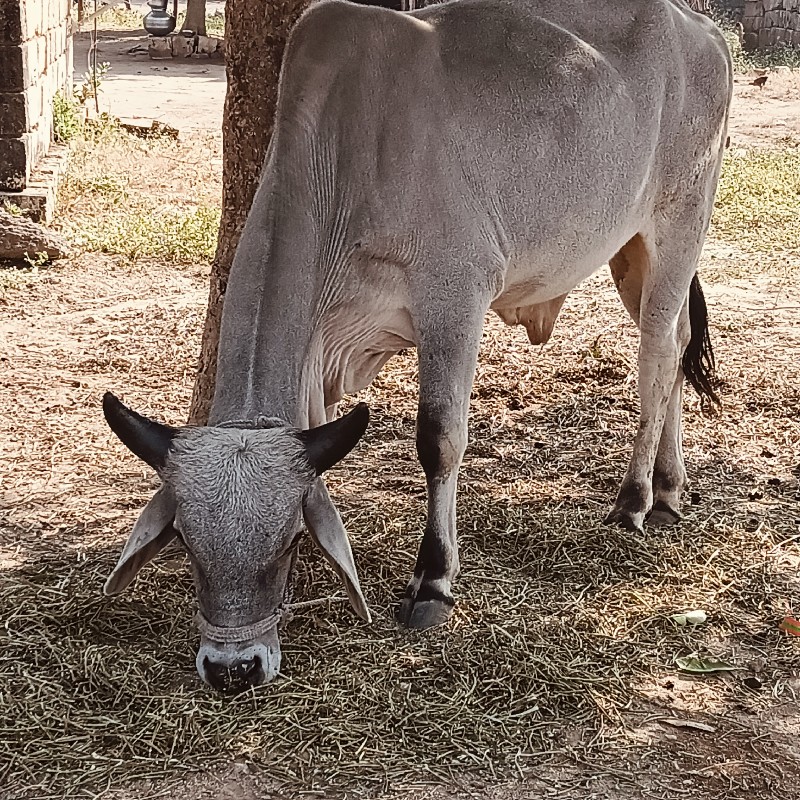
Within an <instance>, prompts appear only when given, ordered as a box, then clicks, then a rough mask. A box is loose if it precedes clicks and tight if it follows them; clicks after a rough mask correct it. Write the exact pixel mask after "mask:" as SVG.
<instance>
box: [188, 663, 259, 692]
mask: <svg viewBox="0 0 800 800" xmlns="http://www.w3.org/2000/svg"><path fill="white" fill-rule="evenodd" d="M203 667H204V668H205V672H206V677H207V679H208V682H209V683H210V684H211V686H212V687H213V688H214V689H216V690H217V691H219V692H242V691H244V690H245V689H249V688H250V687H251V686H258V685H259V684H260V683H262V682H263V680H264V673H263V671H262V669H261V659H260V658H259V656H254V657H253V658H250V659H246V660H242V661H235V662H234V663H233V664H220V663H219V662H217V661H212V660H211V659H209V658H208V657H206V658H204V659H203Z"/></svg>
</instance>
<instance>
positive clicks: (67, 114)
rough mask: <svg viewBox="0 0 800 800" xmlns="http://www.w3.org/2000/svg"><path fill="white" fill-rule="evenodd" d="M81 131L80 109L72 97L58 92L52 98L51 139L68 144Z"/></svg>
mask: <svg viewBox="0 0 800 800" xmlns="http://www.w3.org/2000/svg"><path fill="white" fill-rule="evenodd" d="M81 129H82V123H81V112H80V107H79V105H78V103H77V101H76V100H75V98H74V97H67V96H66V95H65V94H64V93H63V92H61V91H58V92H56V94H55V97H53V138H54V139H55V140H56V141H57V142H61V143H62V144H68V143H69V142H71V141H72V140H73V139H75V138H76V137H77V136H79V135H80V133H81Z"/></svg>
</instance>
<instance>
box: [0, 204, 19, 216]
mask: <svg viewBox="0 0 800 800" xmlns="http://www.w3.org/2000/svg"><path fill="white" fill-rule="evenodd" d="M3 210H4V211H5V212H6V213H7V214H11V216H12V217H21V216H22V209H21V208H20V207H19V206H18V205H17V204H16V203H11V202H9V201H8V200H4V201H3Z"/></svg>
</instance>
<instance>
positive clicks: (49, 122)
mask: <svg viewBox="0 0 800 800" xmlns="http://www.w3.org/2000/svg"><path fill="white" fill-rule="evenodd" d="M71 13H72V1H71V0H0V189H10V190H17V189H24V188H25V187H26V185H27V183H28V180H29V179H30V174H31V169H32V168H33V167H34V166H35V165H36V163H37V162H38V161H39V159H40V158H41V157H42V156H43V155H45V154H46V152H47V150H48V148H49V146H50V140H51V136H52V128H53V96H54V95H55V93H56V92H57V91H58V90H59V89H60V90H62V91H70V89H71V86H72V18H71Z"/></svg>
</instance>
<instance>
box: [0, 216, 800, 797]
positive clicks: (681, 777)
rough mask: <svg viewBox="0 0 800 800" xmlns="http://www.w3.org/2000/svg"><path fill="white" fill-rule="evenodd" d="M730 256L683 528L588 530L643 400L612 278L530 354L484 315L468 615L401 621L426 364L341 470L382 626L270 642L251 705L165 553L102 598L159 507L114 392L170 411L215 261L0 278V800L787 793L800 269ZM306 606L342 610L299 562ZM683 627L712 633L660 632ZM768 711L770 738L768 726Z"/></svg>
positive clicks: (473, 448) (317, 627)
mask: <svg viewBox="0 0 800 800" xmlns="http://www.w3.org/2000/svg"><path fill="white" fill-rule="evenodd" d="M76 202H77V201H76ZM81 202H84V201H81ZM762 213H763V212H762ZM76 214H77V212H76ZM77 218H79V216H78V217H77ZM776 219H777V216H776ZM781 224H783V223H781ZM735 246H737V243H736V242H731V241H730V240H729V239H728V238H723V237H722V236H721V235H716V234H715V239H714V241H712V242H711V244H710V246H709V250H708V254H707V257H706V258H707V260H706V263H705V265H704V266H705V267H706V268H708V272H709V273H710V275H711V276H712V279H711V280H709V281H708V283H709V291H708V295H709V305H710V313H711V317H712V335H713V337H714V341H715V344H716V348H717V355H718V360H719V364H720V379H721V382H722V384H721V388H722V394H723V397H724V400H725V410H724V413H723V415H722V416H721V417H720V418H717V419H713V420H709V419H706V418H705V417H702V416H700V414H699V412H698V404H697V401H696V399H695V398H694V397H692V396H689V395H687V399H686V403H685V405H686V423H685V429H686V457H687V465H688V470H689V474H690V477H691V480H692V486H691V491H690V493H689V494H688V496H687V500H686V508H685V520H684V521H683V523H681V525H679V526H677V527H675V528H673V529H648V530H647V531H646V533H645V535H644V536H639V535H634V534H631V533H629V532H626V531H622V530H617V529H613V528H605V527H602V526H601V525H600V524H599V522H600V520H601V519H602V516H603V514H604V512H605V510H606V509H607V507H608V505H609V504H610V502H611V501H612V499H613V496H614V493H615V491H616V488H617V487H618V485H619V480H620V478H621V476H622V474H623V472H624V469H625V465H626V461H627V458H628V455H629V452H630V447H631V442H632V437H633V432H634V428H635V420H636V412H637V407H638V401H637V397H636V363H635V362H636V343H637V337H636V332H635V329H634V326H633V323H632V322H631V321H630V320H629V319H628V318H627V317H626V315H625V312H624V310H623V309H622V306H621V304H620V302H619V300H618V299H617V298H616V297H615V295H614V292H613V288H612V287H611V285H610V282H609V281H608V279H607V278H606V277H605V276H602V277H598V278H596V279H593V280H592V281H590V282H588V283H587V284H586V285H584V286H582V287H580V288H579V289H578V290H577V291H576V292H575V293H573V294H572V295H571V296H570V298H569V299H568V301H567V305H566V307H565V309H564V312H563V314H562V317H561V319H560V320H559V322H558V325H557V329H556V333H555V336H554V339H553V341H552V342H551V343H550V344H548V345H547V346H545V347H541V348H539V347H537V348H533V347H531V346H530V345H528V344H527V341H526V339H525V338H524V335H523V333H522V331H520V330H510V329H507V328H504V327H502V325H501V324H500V323H499V321H498V320H496V319H495V318H492V319H490V320H489V323H488V325H487V330H486V334H485V337H484V343H483V349H482V355H481V361H480V365H479V369H478V375H477V378H476V384H475V389H474V392H473V398H472V417H471V422H470V433H471V444H470V446H469V449H468V452H467V457H466V461H465V465H464V470H463V473H462V482H461V494H460V505H459V511H460V530H461V548H462V568H463V570H464V573H463V575H462V577H461V579H460V580H459V582H458V584H457V588H456V591H457V598H458V606H457V609H456V613H455V615H454V618H453V620H452V622H451V623H450V624H449V625H448V626H447V627H446V628H444V629H440V630H435V631H431V632H428V633H424V634H418V633H413V634H412V633H409V632H407V631H405V630H403V629H400V628H398V627H397V626H396V625H395V623H394V621H393V610H394V604H395V601H396V596H397V593H398V592H399V591H400V590H401V589H402V588H403V585H404V583H405V581H406V579H407V578H408V576H409V574H410V571H411V569H412V566H413V560H414V556H415V553H416V549H417V547H418V543H419V538H420V530H421V525H422V521H423V515H424V483H423V480H422V475H421V470H420V469H419V467H418V464H417V462H416V458H415V455H414V445H413V428H414V422H413V420H414V413H415V399H416V395H415V392H416V380H415V374H416V364H415V357H414V354H413V353H411V352H409V353H406V354H403V355H402V356H400V357H398V358H397V359H395V360H394V361H393V362H392V363H391V364H390V365H389V366H388V367H387V369H386V370H385V371H384V373H383V374H382V375H381V376H380V377H379V379H378V380H377V381H376V383H375V384H374V386H373V387H371V388H370V389H369V390H367V391H365V392H364V393H362V396H361V399H365V400H366V401H367V402H369V403H370V405H371V407H372V409H373V419H374V421H373V424H372V426H371V428H370V430H369V431H368V433H367V436H366V437H365V439H364V442H363V444H362V445H360V447H359V448H358V449H357V451H356V453H355V454H353V456H351V457H350V458H349V459H348V460H347V461H346V462H345V463H344V464H343V465H342V466H341V467H339V468H337V469H335V470H333V471H332V472H331V474H330V478H329V484H330V486H331V490H332V494H333V495H334V497H335V498H336V499H337V502H338V504H339V507H340V509H341V511H342V513H343V516H344V518H345V520H346V523H347V525H348V528H349V530H350V532H351V535H352V541H353V545H354V549H355V552H356V554H357V561H358V565H359V569H360V573H361V580H362V585H363V586H364V588H365V592H366V596H367V600H368V602H369V603H370V606H371V608H372V609H373V611H374V614H375V621H374V623H373V624H372V625H370V626H367V625H365V624H364V623H361V622H359V621H358V620H356V618H355V617H354V616H353V614H352V613H350V612H349V610H348V609H347V608H346V606H344V605H343V604H341V603H338V602H332V603H330V604H329V606H325V605H323V606H321V607H318V608H313V609H311V610H309V611H307V612H304V613H302V614H300V615H298V616H297V617H296V618H295V619H294V620H292V621H291V622H290V623H289V624H288V625H287V626H286V628H285V630H284V631H283V643H284V665H283V670H284V675H283V676H282V677H281V678H280V679H279V680H278V681H276V682H275V683H273V684H271V685H269V686H267V687H263V688H261V689H259V690H257V691H256V692H254V693H250V694H246V695H243V696H241V697H238V698H236V699H230V698H219V697H217V696H215V695H214V694H212V693H210V692H209V691H207V690H206V689H204V688H202V687H201V686H200V685H199V683H198V679H197V677H196V675H195V672H194V646H195V644H196V634H195V633H194V631H193V630H192V628H191V624H190V620H191V615H192V597H193V590H192V587H191V582H190V579H189V577H188V571H187V568H186V565H185V563H184V560H183V557H182V555H181V553H180V552H179V551H178V550H171V551H170V552H169V553H166V554H162V555H161V556H160V557H159V558H158V559H157V561H156V562H155V563H154V564H152V565H150V566H149V567H147V568H146V569H145V570H144V571H143V572H142V574H141V576H140V578H139V579H138V580H137V582H136V584H135V586H134V587H133V589H132V591H130V592H129V593H128V594H126V595H124V596H122V597H120V598H115V599H107V598H103V597H102V595H101V586H102V583H103V580H104V578H105V576H106V575H107V573H108V571H109V570H110V569H111V567H112V565H113V563H114V561H115V560H116V557H117V555H118V552H119V548H120V547H121V545H122V542H123V540H124V537H125V536H126V535H127V532H128V530H129V528H130V524H131V522H132V520H133V518H134V517H135V514H136V513H137V512H138V510H139V509H140V508H141V506H142V505H143V503H144V502H145V500H146V499H147V498H148V497H149V495H150V493H151V492H152V489H153V485H154V484H153V479H152V476H151V475H150V474H149V472H148V471H147V469H146V468H145V467H143V466H141V465H140V464H138V463H137V462H136V461H135V459H133V457H132V456H130V455H129V454H128V453H127V451H124V449H123V448H122V446H121V445H120V444H119V443H117V442H116V441H115V440H113V439H112V436H111V435H110V433H108V432H107V431H106V429H105V428H104V425H103V423H102V420H101V417H100V413H99V398H100V396H101V394H102V392H103V391H104V390H105V389H113V390H115V391H118V392H119V393H120V394H122V396H123V397H124V399H125V400H126V401H128V402H130V403H131V404H132V405H134V406H135V407H136V408H138V409H139V410H141V411H143V412H145V413H150V414H152V415H154V416H157V417H159V418H161V419H165V420H167V421H170V422H173V423H177V422H180V421H181V420H182V419H183V417H184V415H185V410H186V407H187V404H188V398H189V393H190V390H191V382H192V367H191V365H192V364H193V363H194V358H195V356H196V353H197V348H198V339H197V335H198V331H199V330H200V328H201V323H202V317H203V310H204V302H205V274H206V270H205V268H198V267H194V266H192V265H191V264H186V265H181V263H180V261H181V260H180V259H178V262H179V263H178V264H177V265H175V266H171V267H169V268H165V267H163V266H162V265H161V264H156V263H153V262H150V261H147V260H142V259H138V260H134V261H131V260H130V259H129V258H128V257H127V254H125V255H119V256H103V255H98V254H94V253H87V254H84V255H81V256H79V257H78V258H76V259H75V260H73V261H72V262H70V263H69V264H66V265H64V266H62V267H59V268H57V269H55V270H53V271H52V272H50V273H47V272H40V273H39V274H37V275H36V276H31V278H30V281H29V282H25V281H23V282H19V283H13V284H10V285H9V286H8V287H7V288H6V290H5V293H4V294H3V299H2V301H0V302H2V306H1V307H0V324H2V330H3V334H4V336H5V338H4V339H3V341H4V344H3V348H4V350H3V353H2V356H3V357H4V358H7V359H8V360H7V361H3V362H2V365H3V370H4V375H3V381H2V384H0V417H1V418H2V419H1V422H0V425H1V426H2V430H3V431H4V434H3V437H4V446H3V447H2V448H0V481H2V484H0V486H1V488H2V497H3V515H2V517H0V561H1V562H2V563H1V564H0V566H1V567H2V572H0V621H2V626H0V786H3V787H4V794H3V797H4V798H8V799H9V800H12V798H26V800H27V799H28V798H40V797H41V798H45V797H52V798H56V797H58V798H61V797H98V796H99V797H105V798H111V797H117V796H124V792H123V794H122V795H121V794H119V793H120V792H122V791H123V789H121V788H120V787H122V786H125V785H127V786H131V785H133V786H134V787H136V786H138V787H140V788H139V789H136V790H134V789H131V790H130V791H131V792H133V791H137V792H140V793H139V794H136V795H135V796H136V797H142V796H146V795H147V794H148V793H150V794H152V795H157V794H159V793H162V792H170V791H173V789H172V788H171V787H172V785H173V783H174V781H176V780H179V779H181V778H184V777H185V775H186V772H187V771H192V770H214V769H215V768H217V767H225V766H226V765H228V766H229V765H230V764H231V763H238V764H240V765H242V766H243V768H244V769H245V770H248V771H252V772H253V773H254V774H259V775H263V776H265V780H266V781H267V787H268V788H267V789H265V790H264V791H267V790H269V791H272V792H275V793H277V794H281V793H282V792H286V793H289V794H295V793H297V792H300V791H310V792H311V793H312V795H313V794H321V793H322V792H326V793H335V792H347V793H350V794H352V795H377V794H381V793H385V792H394V791H396V789H397V787H398V786H401V785H403V786H408V785H416V786H422V785H425V784H435V783H443V784H447V785H451V786H452V785H463V784H467V785H474V783H471V782H475V781H478V782H479V783H480V784H481V785H484V786H485V785H486V784H487V783H488V784H489V785H495V783H497V784H502V783H503V782H507V781H512V780H514V779H515V778H516V779H519V778H520V776H525V775H527V774H529V771H533V773H534V774H541V770H542V768H543V765H544V764H546V763H547V762H548V761H549V760H551V759H560V760H563V759H566V760H567V762H568V763H570V764H573V765H583V767H582V768H583V769H585V770H586V771H587V772H588V773H591V774H602V773H608V774H613V775H615V776H616V778H617V779H618V780H619V781H622V782H627V783H628V784H630V785H632V786H636V785H641V784H642V781H645V782H649V783H648V785H649V786H650V791H649V794H648V796H649V797H674V796H678V795H677V794H676V792H678V790H679V789H681V791H683V790H685V791H687V792H693V793H694V794H693V796H695V797H709V798H712V797H723V796H724V797H726V798H729V799H730V798H737V797H742V798H745V797H747V798H761V797H763V798H773V797H779V796H790V794H789V793H790V792H791V791H794V788H796V785H797V784H796V780H797V778H798V776H800V764H799V763H798V758H799V757H798V752H797V749H796V744H795V745H792V743H791V736H790V734H791V732H792V731H795V732H796V731H797V727H796V725H797V718H798V714H797V706H796V703H795V691H796V689H797V687H798V680H797V675H798V670H799V669H800V644H798V641H797V640H794V639H790V638H787V637H786V636H785V635H784V634H782V633H780V632H779V630H778V623H779V622H780V620H781V618H782V617H783V615H784V614H785V613H786V611H787V610H789V609H790V608H791V605H792V603H793V602H796V598H797V597H798V590H799V589H800V586H799V585H798V577H797V575H798V564H799V563H800V551H798V548H797V544H796V542H797V540H798V538H800V510H798V496H799V495H798V491H799V490H798V477H799V476H800V383H799V382H798V367H797V364H798V356H800V333H798V331H800V325H799V324H798V323H800V312H799V311H798V307H797V305H796V301H792V300H791V297H792V296H793V295H796V291H797V286H798V280H797V275H798V273H797V268H798V267H800V257H798V256H800V254H798V253H796V252H795V251H792V249H791V242H789V243H788V244H787V245H786V246H785V248H784V249H785V251H786V253H787V255H786V258H787V259H788V262H787V263H791V264H793V265H794V268H795V269H794V272H792V271H790V270H783V271H781V273H780V275H777V274H775V273H768V274H765V275H762V276H754V275H752V274H750V275H749V276H747V277H746V278H741V277H740V270H741V257H740V253H739V251H737V253H739V254H737V253H733V251H732V250H731V248H733V247H735ZM773 250H774V248H773V247H772V245H771V246H770V252H773ZM732 253H733V255H732ZM296 595H297V597H298V598H299V599H312V598H318V597H323V598H324V597H334V598H335V597H339V596H341V589H340V587H339V586H338V585H337V584H336V582H335V580H334V578H333V576H332V573H331V572H330V570H329V569H328V568H327V567H326V566H324V564H323V563H322V561H321V559H320V557H319V555H318V554H317V553H316V552H315V551H314V550H313V548H312V547H311V545H307V546H306V548H305V550H304V558H303V560H302V562H301V567H300V571H299V574H298V576H297V587H296ZM692 608H701V609H704V610H705V611H707V612H708V614H709V622H708V623H707V624H706V625H704V626H701V627H698V628H696V629H688V628H679V627H677V626H676V625H675V624H674V623H673V622H672V621H671V620H670V619H669V616H670V615H671V614H673V613H674V612H676V611H683V610H687V609H692ZM692 653H699V654H701V655H711V656H715V657H721V658H724V659H725V660H727V661H730V662H731V663H732V664H734V665H735V666H737V667H739V668H740V669H739V670H737V671H736V672H733V673H730V674H727V675H725V676H721V677H719V676H718V677H708V678H703V679H700V680H697V681H694V682H689V681H687V680H686V679H685V676H684V677H681V676H680V675H679V673H678V670H677V668H676V665H675V658H676V657H678V656H683V655H690V654H692ZM746 678H757V679H758V682H759V683H760V684H762V685H763V688H762V689H760V690H753V689H751V688H748V687H747V685H746V684H745V683H744V680H745V679H746ZM777 709H783V710H784V711H785V712H786V716H785V718H782V720H781V724H780V725H778V724H773V723H770V724H765V722H764V721H765V720H773V722H774V715H775V714H776V713H777ZM665 715H666V716H668V717H679V718H686V719H689V720H693V721H695V722H701V723H704V724H708V725H711V726H712V727H713V728H714V729H715V731H716V733H715V734H714V736H710V735H709V734H704V733H703V732H702V731H698V730H697V729H681V728H680V727H678V728H670V729H669V732H668V733H664V728H665V726H663V725H662V726H661V728H659V731H660V732H658V731H656V730H655V729H654V728H653V724H654V723H653V722H652V719H651V718H659V717H664V716H665ZM648 720H649V721H648ZM792 725H794V726H795V727H794V728H793V727H792ZM722 750H724V751H725V752H726V753H727V754H728V755H727V756H726V757H725V758H723V757H722V756H721V752H722ZM734 762H735V764H734ZM587 765H588V766H587ZM131 782H133V783H131ZM142 782H143V783H142ZM141 787H145V788H141ZM681 787H683V788H681ZM782 793H783V794H782ZM128 796H134V795H128Z"/></svg>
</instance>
